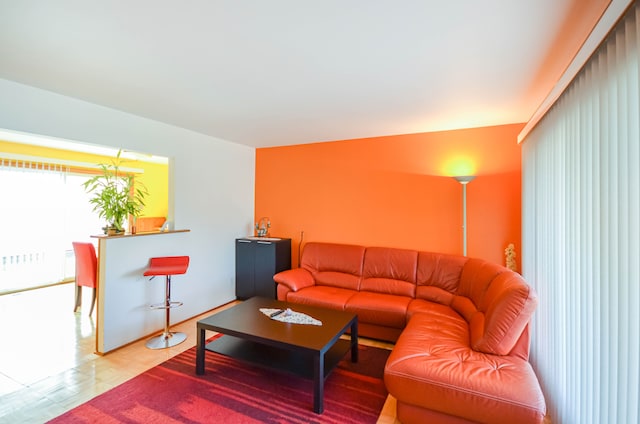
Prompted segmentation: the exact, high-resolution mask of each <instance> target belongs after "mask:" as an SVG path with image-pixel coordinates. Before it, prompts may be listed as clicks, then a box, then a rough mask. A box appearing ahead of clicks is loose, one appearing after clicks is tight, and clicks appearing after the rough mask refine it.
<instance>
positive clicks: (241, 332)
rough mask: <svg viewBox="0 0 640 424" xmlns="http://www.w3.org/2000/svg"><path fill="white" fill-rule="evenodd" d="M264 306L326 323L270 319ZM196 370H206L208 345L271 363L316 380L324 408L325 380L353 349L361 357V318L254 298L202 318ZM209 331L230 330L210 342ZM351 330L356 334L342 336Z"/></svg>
mask: <svg viewBox="0 0 640 424" xmlns="http://www.w3.org/2000/svg"><path fill="white" fill-rule="evenodd" d="M260 308H276V309H286V308H291V309H292V310H293V311H296V312H302V313H305V314H307V315H309V316H311V317H313V318H315V319H318V320H320V321H322V326H317V325H306V324H290V323H284V322H279V321H276V320H273V319H271V318H269V317H268V316H266V315H264V314H263V313H262V312H260ZM197 329H198V344H197V351H196V374H204V355H205V349H206V350H209V351H212V352H217V353H220V354H222V355H227V356H231V357H233V358H237V359H240V360H243V361H248V362H251V363H254V364H258V365H261V366H264V367H268V368H274V369H277V370H281V371H286V372H291V373H294V374H296V375H300V376H302V377H304V378H308V379H313V411H314V412H315V413H317V414H321V413H322V412H323V410H324V382H325V379H326V378H327V377H328V375H329V373H331V371H332V370H333V369H334V368H335V367H336V365H337V364H338V362H340V360H341V359H342V358H343V357H344V355H345V354H346V353H347V352H348V351H349V349H351V361H352V362H358V317H357V315H354V314H350V313H347V312H341V311H336V310H333V309H326V308H318V307H312V306H307V305H298V304H293V303H287V302H281V301H278V300H273V299H267V298H261V297H253V298H251V299H249V300H247V301H245V302H242V303H239V304H237V305H235V306H232V307H231V308H229V309H227V310H224V311H222V312H219V313H217V314H214V315H211V316H210V317H207V318H204V319H202V320H200V321H198V323H197ZM206 330H210V331H217V332H219V333H222V334H225V336H223V337H220V338H218V339H216V340H214V341H212V342H210V343H208V344H207V345H206V346H205V341H206V338H205V333H206ZM348 330H351V339H350V340H347V339H343V338H341V337H340V336H342V335H343V334H345V332H346V331H348Z"/></svg>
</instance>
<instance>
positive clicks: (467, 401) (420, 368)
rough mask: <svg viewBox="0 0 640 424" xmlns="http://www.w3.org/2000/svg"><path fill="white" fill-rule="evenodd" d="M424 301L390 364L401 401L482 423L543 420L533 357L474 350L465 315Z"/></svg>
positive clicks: (391, 382)
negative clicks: (527, 358) (492, 353)
mask: <svg viewBox="0 0 640 424" xmlns="http://www.w3.org/2000/svg"><path fill="white" fill-rule="evenodd" d="M419 306H422V308H421V310H420V312H415V313H414V314H413V316H412V317H411V319H410V320H409V322H408V324H407V327H406V328H405V330H404V331H403V332H402V334H401V335H400V337H399V339H398V342H397V343H396V346H395V348H394V349H393V351H392V352H391V355H390V356H389V359H388V361H387V364H386V366H385V375H384V381H385V385H386V386H387V390H388V391H389V393H390V394H391V395H393V396H394V397H395V398H396V399H397V400H398V403H399V404H400V403H402V404H408V405H414V406H416V407H420V408H426V409H430V410H434V411H438V412H441V413H444V414H449V415H453V416H457V417H461V418H463V419H467V420H471V421H476V422H505V423H506V422H509V423H541V422H542V420H543V418H544V415H545V402H544V397H543V396H542V392H541V390H540V385H539V383H538V380H537V378H536V376H535V374H534V372H533V369H532V368H531V365H530V364H529V363H528V362H527V361H524V360H522V359H520V358H517V357H511V356H498V355H488V354H485V353H481V352H476V351H474V350H472V349H471V348H470V347H469V329H468V324H467V322H466V320H465V319H464V318H462V317H461V316H460V315H458V314H457V313H456V312H455V311H453V310H452V309H451V308H448V307H446V306H444V305H439V304H434V306H433V307H432V308H429V307H426V306H425V305H419Z"/></svg>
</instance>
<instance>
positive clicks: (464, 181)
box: [453, 175, 475, 256]
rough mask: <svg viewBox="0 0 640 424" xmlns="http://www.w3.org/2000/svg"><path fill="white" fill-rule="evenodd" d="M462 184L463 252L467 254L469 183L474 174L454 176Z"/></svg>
mask: <svg viewBox="0 0 640 424" xmlns="http://www.w3.org/2000/svg"><path fill="white" fill-rule="evenodd" d="M453 178H455V179H456V181H458V182H459V183H460V184H462V254H463V255H464V256H467V184H469V183H470V182H471V181H473V179H474V178H475V176H474V175H463V176H458V177H453Z"/></svg>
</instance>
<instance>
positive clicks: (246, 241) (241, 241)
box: [238, 240, 251, 243]
mask: <svg viewBox="0 0 640 424" xmlns="http://www.w3.org/2000/svg"><path fill="white" fill-rule="evenodd" d="M238 243H251V240H238Z"/></svg>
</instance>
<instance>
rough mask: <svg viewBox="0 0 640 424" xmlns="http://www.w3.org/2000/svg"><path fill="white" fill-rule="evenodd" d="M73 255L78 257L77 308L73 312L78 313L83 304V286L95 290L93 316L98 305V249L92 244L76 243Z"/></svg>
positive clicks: (91, 311) (90, 311)
mask: <svg viewBox="0 0 640 424" xmlns="http://www.w3.org/2000/svg"><path fill="white" fill-rule="evenodd" d="M72 244H73V253H74V254H75V257H76V306H75V307H74V308H73V312H77V311H78V308H79V307H80V304H81V303H82V286H84V287H91V288H92V289H93V298H92V300H91V309H90V310H89V315H91V314H93V308H94V306H95V305H96V280H97V274H98V259H97V258H96V249H95V247H93V244H92V243H81V242H76V241H74V242H73V243H72Z"/></svg>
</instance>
